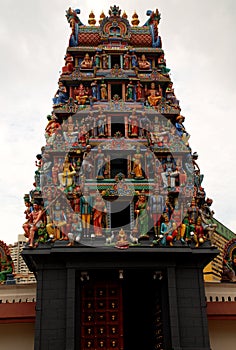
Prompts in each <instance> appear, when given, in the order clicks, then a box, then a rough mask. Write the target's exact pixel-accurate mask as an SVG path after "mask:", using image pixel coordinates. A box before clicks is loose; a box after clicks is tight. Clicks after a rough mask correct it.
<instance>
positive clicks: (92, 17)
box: [88, 11, 96, 26]
mask: <svg viewBox="0 0 236 350" xmlns="http://www.w3.org/2000/svg"><path fill="white" fill-rule="evenodd" d="M88 24H89V25H90V26H94V25H95V24H96V19H95V15H94V13H93V11H91V12H90V14H89V19H88Z"/></svg>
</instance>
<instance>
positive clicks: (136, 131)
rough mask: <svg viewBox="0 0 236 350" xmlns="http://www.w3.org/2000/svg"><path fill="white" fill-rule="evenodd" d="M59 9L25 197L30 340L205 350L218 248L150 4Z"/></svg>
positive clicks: (60, 349)
mask: <svg viewBox="0 0 236 350" xmlns="http://www.w3.org/2000/svg"><path fill="white" fill-rule="evenodd" d="M79 13H80V10H72V9H71V8H69V9H68V10H67V11H66V18H67V20H68V23H69V25H70V27H71V35H70V38H69V46H68V48H67V51H66V53H65V65H64V67H62V70H61V71H62V73H61V75H60V77H59V80H58V89H57V91H56V93H55V96H54V97H53V107H52V112H51V114H50V115H48V117H47V124H46V125H45V138H46V142H45V145H43V147H42V148H41V152H40V153H39V154H37V156H36V171H35V188H34V189H33V190H32V191H30V193H28V194H26V195H25V197H24V201H25V205H26V210H25V215H26V221H25V223H24V224H23V229H24V232H25V236H26V237H27V238H28V243H27V245H26V247H25V248H24V251H23V257H24V259H25V261H26V263H27V264H28V266H29V268H30V269H31V271H34V273H35V275H36V277H37V306H36V310H37V312H36V325H35V349H36V350H39V349H41V350H49V349H53V350H54V349H57V350H64V349H67V350H69V349H70V350H72V349H73V350H74V349H77V350H85V349H91V350H95V349H96V350H98V349H106V350H108V349H109V350H110V349H116V350H123V349H124V350H134V349H135V350H137V349H138V350H139V349H140V350H141V349H145V350H154V349H166V350H171V349H172V350H173V349H174V350H181V349H185V350H193V349H195V350H203V349H204V350H210V345H209V337H208V326H207V318H206V302H205V295H204V285H203V277H202V270H203V268H204V266H206V264H207V263H208V262H210V261H211V260H212V259H213V258H214V257H215V256H216V255H217V253H218V251H217V249H216V248H215V247H214V246H213V245H212V242H211V237H212V234H213V233H214V230H215V228H216V225H215V224H214V223H213V222H212V220H213V219H212V210H211V208H210V207H211V204H212V200H211V199H210V198H207V196H206V193H205V190H204V188H203V187H202V181H203V175H202V173H201V171H200V168H199V165H198V160H197V158H198V155H197V153H196V152H192V150H191V147H190V144H189V138H190V135H189V133H188V132H187V131H186V130H185V127H184V125H183V124H184V120H185V117H184V116H182V114H181V109H180V105H179V101H178V99H177V97H176V96H175V92H174V88H173V82H172V81H171V79H170V75H169V71H170V69H169V68H168V67H167V66H166V61H165V57H164V52H163V49H162V40H161V37H160V35H159V33H158V24H159V21H160V17H161V16H160V13H159V12H158V10H155V11H147V16H148V19H147V21H146V23H145V24H144V25H141V26H140V25H139V19H138V15H137V14H136V13H134V14H133V16H132V19H131V20H130V21H129V20H128V18H127V15H126V13H125V12H123V13H122V12H121V10H120V9H119V7H117V6H111V7H110V9H109V11H108V14H107V15H105V14H104V13H101V16H100V19H99V23H97V22H96V19H95V16H94V14H93V12H91V13H90V14H89V20H88V25H84V24H83V23H81V20H80V18H79Z"/></svg>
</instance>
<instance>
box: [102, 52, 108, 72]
mask: <svg viewBox="0 0 236 350" xmlns="http://www.w3.org/2000/svg"><path fill="white" fill-rule="evenodd" d="M101 61H102V69H107V68H108V55H107V54H106V52H105V51H103V52H102V54H101Z"/></svg>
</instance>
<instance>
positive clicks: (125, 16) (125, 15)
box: [122, 11, 128, 19]
mask: <svg viewBox="0 0 236 350" xmlns="http://www.w3.org/2000/svg"><path fill="white" fill-rule="evenodd" d="M122 18H125V19H127V18H128V16H127V14H126V12H125V11H124V12H123V14H122Z"/></svg>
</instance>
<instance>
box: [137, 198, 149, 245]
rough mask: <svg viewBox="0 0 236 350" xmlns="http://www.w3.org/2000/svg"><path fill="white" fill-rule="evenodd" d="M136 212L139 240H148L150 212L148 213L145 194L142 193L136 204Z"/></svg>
mask: <svg viewBox="0 0 236 350" xmlns="http://www.w3.org/2000/svg"><path fill="white" fill-rule="evenodd" d="M134 212H135V214H136V225H135V226H136V229H138V232H139V234H140V236H139V239H140V238H141V239H146V238H147V239H148V238H149V236H148V235H147V233H148V212H147V200H146V195H145V193H140V194H139V196H138V200H137V202H136V203H135V209H134Z"/></svg>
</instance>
